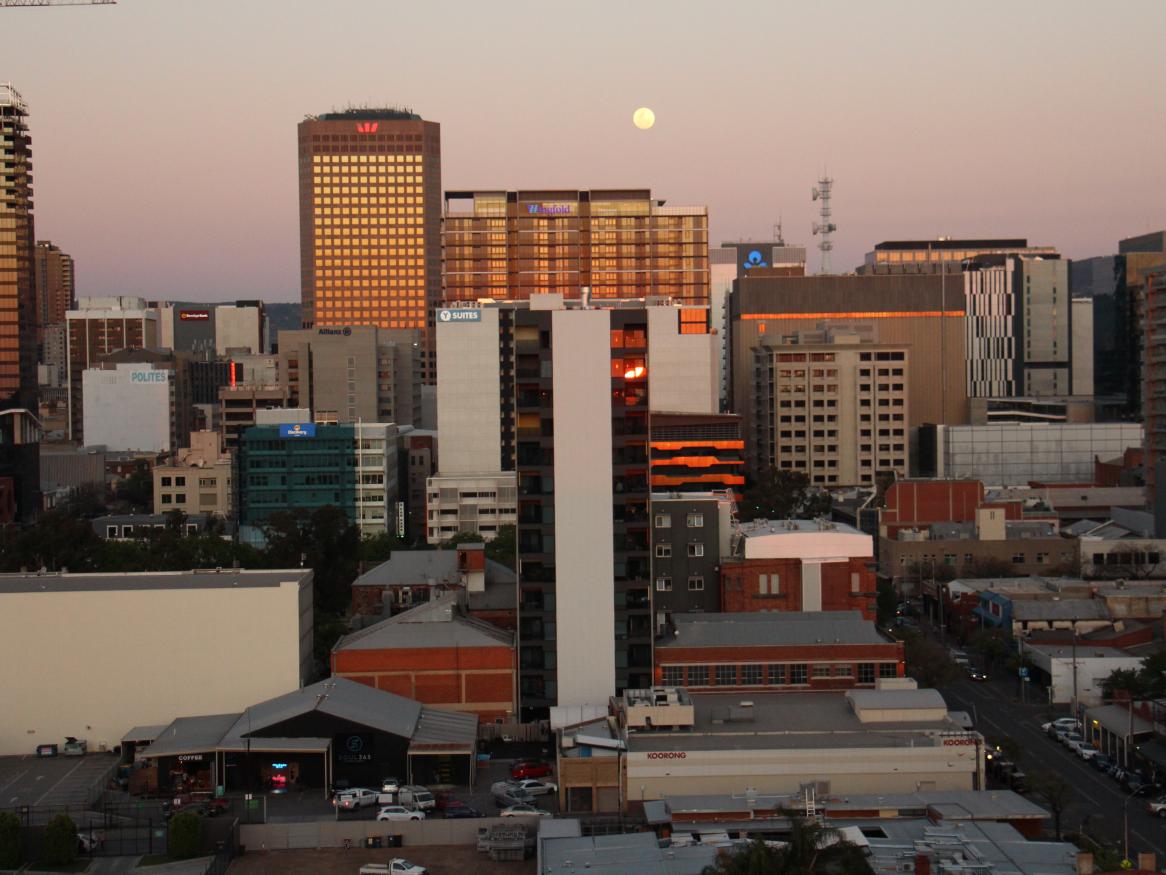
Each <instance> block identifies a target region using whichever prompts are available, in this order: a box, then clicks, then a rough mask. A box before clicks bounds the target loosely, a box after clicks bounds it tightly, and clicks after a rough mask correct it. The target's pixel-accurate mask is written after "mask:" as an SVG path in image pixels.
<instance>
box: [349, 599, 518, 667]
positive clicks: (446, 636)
mask: <svg viewBox="0 0 1166 875" xmlns="http://www.w3.org/2000/svg"><path fill="white" fill-rule="evenodd" d="M513 643H514V635H513V634H512V633H510V632H507V631H505V630H504V629H499V628H498V627H497V626H494V625H491V624H490V623H487V622H485V621H484V620H479V619H476V618H474V617H467V616H465V615H464V614H462V613H461V612H460V611H459V610H458V599H457V596H456V595H454V594H452V593H450V594H448V595H444V596H441V597H440V598H437V599H435V600H434V601H431V602H427V603H426V604H423V605H418V606H417V607H415V608H412V609H411V610H408V611H405V612H404V613H401V614H397V616H395V617H390V618H388V619H387V620H381V622H379V623H375V624H373V625H372V626H368V627H366V628H364V629H361V630H360V631H359V632H353V633H352V634H350V635H345V636H344V637H343V638H341V639H340V640H339V641H338V642H336V646H335V647H334V648H333V651H334V652H335V651H340V650H411V649H413V648H427V647H511V646H512V645H513Z"/></svg>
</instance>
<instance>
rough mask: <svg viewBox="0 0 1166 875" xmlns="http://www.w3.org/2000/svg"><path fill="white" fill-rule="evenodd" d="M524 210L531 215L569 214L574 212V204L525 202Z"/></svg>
mask: <svg viewBox="0 0 1166 875" xmlns="http://www.w3.org/2000/svg"><path fill="white" fill-rule="evenodd" d="M526 212H527V213H528V214H530V215H532V216H570V215H572V214H574V212H575V205H574V204H527V205H526Z"/></svg>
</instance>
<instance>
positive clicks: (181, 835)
mask: <svg viewBox="0 0 1166 875" xmlns="http://www.w3.org/2000/svg"><path fill="white" fill-rule="evenodd" d="M201 850H202V820H201V819H200V818H199V816H198V815H197V814H194V813H193V812H190V811H181V812H179V813H178V814H175V815H174V816H173V817H172V818H170V841H169V851H170V856H171V857H177V858H178V859H180V860H185V859H188V858H190V857H197V856H198V854H199V852H200V851H201Z"/></svg>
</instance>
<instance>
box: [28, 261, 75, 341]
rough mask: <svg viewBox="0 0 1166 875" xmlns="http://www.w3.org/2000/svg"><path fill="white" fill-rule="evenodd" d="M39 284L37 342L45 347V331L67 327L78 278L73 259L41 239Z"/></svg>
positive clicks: (38, 264) (37, 295) (37, 278)
mask: <svg viewBox="0 0 1166 875" xmlns="http://www.w3.org/2000/svg"><path fill="white" fill-rule="evenodd" d="M33 258H34V261H33V264H34V268H35V269H34V275H35V285H36V312H37V343H38V344H42V345H43V344H44V341H45V334H44V332H45V328H46V327H47V326H49V325H64V324H65V314H66V313H68V312H69V311H70V310H72V309H73V305H74V303H75V301H76V290H77V285H76V283H77V277H76V273H75V268H74V264H73V256H71V255H69V254H68V253H66V252H62V251H61V247H59V246H54V245H53V243H52V242H51V241H49V240H38V241H37V242H36V250H35V252H34V254H33Z"/></svg>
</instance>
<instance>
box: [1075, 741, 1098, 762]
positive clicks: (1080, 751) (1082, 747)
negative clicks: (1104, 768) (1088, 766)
mask: <svg viewBox="0 0 1166 875" xmlns="http://www.w3.org/2000/svg"><path fill="white" fill-rule="evenodd" d="M1075 753H1076V754H1077V756H1079V757H1081V759H1083V760H1085V762H1089V761H1090V760H1092V759H1094V758H1095V757H1098V756H1100V755H1101V751H1099V750H1098V749H1097V748H1095V747H1094V746H1093V745H1091V744H1090V743H1089V742H1087V741H1083V742H1081V744H1079V745H1077V747H1076V748H1075Z"/></svg>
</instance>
